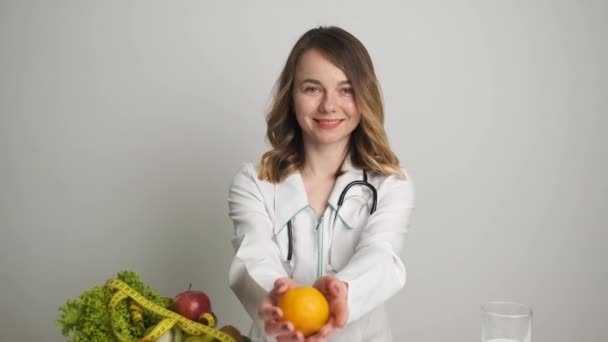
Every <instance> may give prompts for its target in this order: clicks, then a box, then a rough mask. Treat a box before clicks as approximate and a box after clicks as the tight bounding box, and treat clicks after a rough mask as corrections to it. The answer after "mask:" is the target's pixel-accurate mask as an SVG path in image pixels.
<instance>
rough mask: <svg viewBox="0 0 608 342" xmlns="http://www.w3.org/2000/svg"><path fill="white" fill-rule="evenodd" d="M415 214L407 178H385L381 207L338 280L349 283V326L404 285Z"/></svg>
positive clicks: (412, 196) (370, 221)
mask: <svg viewBox="0 0 608 342" xmlns="http://www.w3.org/2000/svg"><path fill="white" fill-rule="evenodd" d="M413 210H414V187H413V184H412V182H411V180H410V178H409V177H408V178H407V179H398V178H396V177H393V176H391V177H388V178H386V179H385V180H384V181H383V182H382V183H381V184H380V186H379V187H378V205H377V209H376V212H374V213H373V214H372V215H371V216H370V217H369V220H368V223H367V225H366V226H365V228H364V230H363V231H362V233H361V239H360V241H359V243H358V244H357V247H356V249H355V253H354V255H353V256H352V258H351V259H350V261H349V262H348V263H347V264H346V266H345V267H344V268H343V269H342V270H341V271H340V272H338V273H337V274H336V276H337V277H338V278H339V279H341V280H343V281H345V282H347V283H348V309H349V320H348V321H349V323H350V322H353V321H356V320H357V319H359V318H360V317H361V316H363V315H365V314H366V313H368V312H370V311H371V310H372V309H374V308H375V307H377V306H378V305H379V304H381V303H383V302H384V301H386V300H387V299H389V298H390V297H392V296H393V295H394V294H395V293H397V291H399V290H400V289H401V288H403V286H404V285H405V278H406V276H405V266H404V264H403V262H402V261H401V259H400V254H401V252H402V249H403V244H404V240H405V234H406V232H407V228H408V225H409V222H410V215H411V213H412V211H413Z"/></svg>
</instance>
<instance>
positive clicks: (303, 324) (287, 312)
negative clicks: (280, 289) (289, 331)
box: [277, 287, 329, 336]
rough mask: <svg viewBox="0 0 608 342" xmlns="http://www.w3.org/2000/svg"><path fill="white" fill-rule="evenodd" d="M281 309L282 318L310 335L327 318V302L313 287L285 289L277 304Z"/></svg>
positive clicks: (305, 334) (319, 327)
mask: <svg viewBox="0 0 608 342" xmlns="http://www.w3.org/2000/svg"><path fill="white" fill-rule="evenodd" d="M277 306H278V307H279V308H281V310H283V320H284V321H290V322H291V323H293V325H294V327H295V328H296V330H299V331H301V332H302V334H304V336H310V335H312V334H314V333H316V332H317V331H319V329H321V327H322V326H323V325H325V323H327V320H328V319H329V303H327V299H325V297H324V296H323V294H322V293H321V292H320V291H319V290H317V289H315V288H314V287H296V288H293V289H289V290H287V292H285V293H284V294H283V296H281V298H280V299H279V303H278V304H277Z"/></svg>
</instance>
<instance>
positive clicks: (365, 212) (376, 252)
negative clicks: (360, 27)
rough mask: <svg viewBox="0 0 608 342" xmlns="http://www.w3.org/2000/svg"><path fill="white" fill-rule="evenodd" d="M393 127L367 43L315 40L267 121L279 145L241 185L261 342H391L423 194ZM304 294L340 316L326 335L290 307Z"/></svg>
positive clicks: (239, 225)
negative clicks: (413, 220)
mask: <svg viewBox="0 0 608 342" xmlns="http://www.w3.org/2000/svg"><path fill="white" fill-rule="evenodd" d="M383 122H384V111H383V106H382V100H381V96H380V88H379V86H378V81H377V79H376V75H375V73H374V68H373V65H372V61H371V59H370V57H369V54H368V53H367V51H366V49H365V47H364V46H363V44H361V42H360V41H359V40H358V39H357V38H355V37H354V36H352V35H351V34H350V33H348V32H346V31H344V30H342V29H340V28H337V27H327V28H324V27H321V28H316V29H312V30H310V31H308V32H306V33H305V34H304V35H303V36H302V37H301V38H300V39H299V40H298V42H297V43H296V44H295V46H294V48H293V49H292V51H291V54H290V55H289V57H288V59H287V63H286V64H285V67H284V69H283V71H282V73H281V76H280V77H279V80H278V81H277V85H276V88H275V96H274V101H273V104H272V107H271V110H270V112H269V113H268V115H267V125H268V126H267V132H266V133H267V137H268V140H269V142H270V144H271V145H272V148H271V150H270V151H268V152H266V153H265V154H264V155H263V156H262V159H261V162H260V165H259V166H258V167H254V166H253V165H252V164H247V165H246V166H245V167H244V168H243V169H242V170H241V171H240V172H239V173H238V174H237V175H236V176H235V178H234V180H233V183H232V186H231V188H230V194H229V205H230V217H231V218H232V220H233V222H234V226H235V237H234V240H233V244H234V246H235V247H236V255H235V256H234V259H233V262H232V265H231V267H230V275H229V279H230V285H231V287H232V289H233V290H234V292H235V294H236V295H237V297H238V298H239V300H240V301H241V302H242V304H243V306H244V307H245V309H246V310H247V311H248V313H249V314H250V316H251V318H252V319H253V320H254V326H253V329H252V331H251V333H250V334H251V335H252V337H253V338H254V339H256V340H259V341H266V340H267V339H270V340H273V339H274V338H276V339H277V340H278V341H307V342H313V341H325V340H327V339H328V338H331V341H349V342H356V341H384V342H386V341H390V340H391V334H390V326H389V320H388V317H387V315H386V313H385V311H384V302H385V301H386V300H387V299H389V298H390V297H392V296H393V295H394V294H395V293H397V292H398V291H399V290H400V289H401V288H402V287H403V285H404V283H405V267H404V266H403V263H402V261H401V259H400V257H399V254H400V252H401V250H402V248H403V240H404V236H405V232H406V230H407V226H408V224H409V219H410V214H411V212H412V209H413V207H414V190H413V186H412V183H411V181H410V179H409V177H406V173H405V170H403V169H401V168H400V167H399V161H398V159H397V157H396V156H395V154H394V153H393V152H392V150H391V149H390V147H389V146H388V143H387V138H386V134H385V131H384V124H383ZM355 185H358V186H355ZM303 286H304V287H310V286H312V287H314V288H316V289H317V290H319V291H320V292H321V293H322V294H323V295H324V296H325V297H326V299H327V302H328V303H329V308H330V313H329V319H328V320H327V322H325V324H324V325H322V326H321V327H320V328H315V329H316V330H315V331H309V330H308V329H304V328H302V326H301V325H299V324H298V322H297V321H298V320H297V319H293V316H292V315H290V313H291V312H293V310H294V309H295V308H293V307H288V306H285V305H279V301H280V300H281V298H284V297H283V296H284V295H285V294H286V293H290V292H288V290H290V289H293V288H300V287H303ZM282 303H283V304H284V303H285V301H282ZM279 306H280V307H279ZM313 314H314V313H313ZM289 317H292V318H291V321H290V320H289ZM321 323H323V322H321Z"/></svg>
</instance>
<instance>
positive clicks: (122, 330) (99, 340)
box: [56, 270, 171, 342]
mask: <svg viewBox="0 0 608 342" xmlns="http://www.w3.org/2000/svg"><path fill="white" fill-rule="evenodd" d="M117 278H118V279H120V280H122V281H123V282H124V283H126V284H127V285H129V286H130V287H131V288H133V289H134V290H135V291H137V292H139V293H140V294H141V295H142V296H144V297H146V298H147V299H148V300H150V301H152V302H154V303H156V304H158V305H160V306H162V307H164V308H168V307H169V305H170V304H171V299H167V298H163V297H161V296H160V294H159V293H158V292H156V291H154V290H152V289H150V288H149V287H148V286H146V285H145V284H144V283H143V282H142V281H141V279H140V278H139V276H138V275H137V273H135V272H133V271H129V270H125V271H121V272H118V275H117ZM115 292H116V291H115V290H114V289H111V288H109V287H106V286H96V287H94V288H92V289H90V290H88V291H85V292H84V293H82V294H81V295H80V296H79V297H78V298H77V299H70V300H68V301H67V302H66V303H65V304H64V305H62V306H61V307H60V308H59V311H61V316H60V318H59V319H58V320H57V321H56V323H57V325H59V326H60V327H61V333H62V334H63V336H67V337H68V340H69V341H72V342H115V341H118V339H117V338H116V335H115V333H116V334H119V335H122V336H127V337H130V338H131V339H138V338H141V337H143V335H144V333H145V332H146V330H147V329H148V328H149V327H152V326H154V325H156V324H157V323H158V322H159V321H160V320H161V319H162V317H159V316H158V315H156V314H154V313H152V312H150V311H149V310H147V309H143V322H139V323H135V322H133V319H132V314H131V310H130V309H129V303H130V302H131V300H130V299H126V300H123V301H121V302H120V303H119V304H118V306H117V307H116V312H115V315H113V319H112V321H111V318H110V313H109V311H108V303H109V302H110V300H111V299H112V296H113V295H114V293H115Z"/></svg>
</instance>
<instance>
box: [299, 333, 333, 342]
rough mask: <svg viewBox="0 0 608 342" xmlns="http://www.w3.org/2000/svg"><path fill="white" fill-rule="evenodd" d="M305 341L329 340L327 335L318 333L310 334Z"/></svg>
mask: <svg viewBox="0 0 608 342" xmlns="http://www.w3.org/2000/svg"><path fill="white" fill-rule="evenodd" d="M304 341H305V342H325V341H327V337H325V336H321V335H319V334H318V333H317V334H314V335H312V336H308V337H307V338H306V339H305V340H304Z"/></svg>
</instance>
